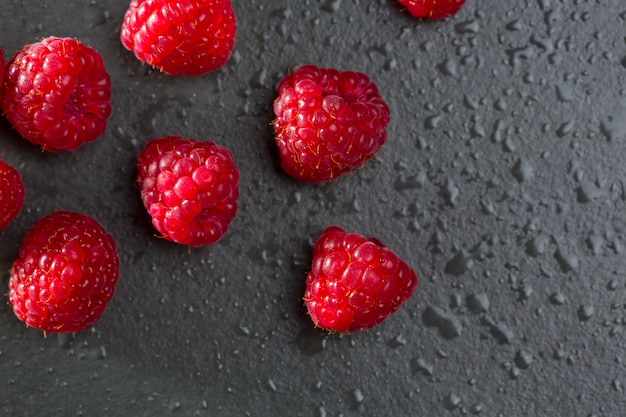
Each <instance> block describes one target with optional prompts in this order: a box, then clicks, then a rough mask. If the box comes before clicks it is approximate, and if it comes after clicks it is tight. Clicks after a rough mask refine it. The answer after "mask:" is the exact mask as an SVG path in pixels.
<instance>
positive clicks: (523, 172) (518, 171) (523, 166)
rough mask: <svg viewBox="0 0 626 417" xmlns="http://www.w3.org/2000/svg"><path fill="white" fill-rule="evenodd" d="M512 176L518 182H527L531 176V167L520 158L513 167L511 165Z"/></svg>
mask: <svg viewBox="0 0 626 417" xmlns="http://www.w3.org/2000/svg"><path fill="white" fill-rule="evenodd" d="M511 172H512V174H513V176H514V177H515V179H516V180H518V181H519V182H524V181H528V180H529V179H531V178H532V176H533V167H532V166H531V165H530V163H529V162H528V160H526V159H525V158H520V159H518V160H517V162H516V163H515V165H513V169H512V170H511Z"/></svg>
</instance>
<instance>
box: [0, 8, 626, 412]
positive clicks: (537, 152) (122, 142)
mask: <svg viewBox="0 0 626 417" xmlns="http://www.w3.org/2000/svg"><path fill="white" fill-rule="evenodd" d="M128 3H129V2H128V1H127V0H92V1H87V0H83V1H79V0H67V1H63V2H61V1H54V0H42V1H29V0H23V1H17V0H11V1H9V0H5V1H3V2H2V3H0V47H2V48H4V49H5V50H6V51H7V56H8V57H10V56H12V55H13V54H14V52H15V51H17V50H18V49H20V48H21V47H22V46H23V45H24V44H27V43H32V42H33V41H35V40H37V39H40V38H43V37H46V36H50V35H55V36H71V37H76V38H78V39H80V40H81V41H83V42H85V43H87V44H89V45H91V46H93V47H94V48H96V49H98V50H99V51H100V52H101V53H102V55H103V56H104V59H105V62H106V65H107V69H108V71H109V73H110V74H111V76H112V79H113V94H114V97H113V106H114V111H113V114H112V116H111V119H110V122H109V126H108V129H107V132H106V134H105V135H104V136H103V137H102V138H100V139H99V140H98V141H96V142H94V143H91V144H88V145H86V146H84V147H82V148H80V149H79V150H77V151H75V152H72V153H57V154H54V153H42V152H41V151H40V149H39V148H37V147H35V146H32V145H30V144H29V143H27V142H26V141H24V140H22V139H20V138H19V137H18V135H17V134H16V133H15V132H13V131H12V130H11V127H10V126H9V125H8V123H7V122H6V121H5V120H2V121H1V122H0V155H1V156H2V158H4V159H5V160H6V161H7V162H9V163H11V164H13V165H14V166H16V167H17V168H18V169H20V171H21V172H22V175H23V177H24V180H25V183H26V187H27V202H26V206H25V208H24V210H23V212H22V213H21V215H20V216H19V217H18V219H17V220H16V221H15V222H14V223H13V224H12V225H11V226H10V227H9V228H8V229H7V230H5V231H4V232H2V233H1V234H0V271H1V272H0V280H1V281H2V285H3V286H4V288H6V292H8V280H9V272H8V271H9V269H10V267H11V264H12V262H13V260H14V259H15V257H16V256H17V253H18V250H19V245H20V242H21V240H22V238H23V236H24V235H25V233H26V232H27V231H28V230H29V228H30V227H31V226H32V225H33V224H34V223H35V222H36V221H37V220H38V219H39V218H40V217H41V216H43V215H45V214H48V213H50V212H52V211H54V210H57V209H67V210H75V211H80V212H83V213H85V214H88V215H91V216H93V217H95V218H96V219H97V220H98V221H99V222H100V223H102V224H103V225H104V226H105V227H106V228H107V229H108V230H109V231H110V232H111V233H112V234H113V235H114V236H115V237H116V239H117V241H118V244H119V248H120V256H121V261H122V265H123V266H122V280H121V281H120V284H119V286H118V289H117V293H116V296H115V298H114V299H113V301H112V303H111V304H110V307H109V309H108V310H107V312H106V313H105V314H104V316H103V317H102V319H101V321H100V322H99V323H98V324H97V325H96V326H95V327H94V328H93V329H91V330H89V331H85V332H82V333H79V334H76V335H54V334H50V335H47V337H44V336H43V334H42V333H41V332H40V331H37V330H35V329H29V328H26V327H25V326H24V325H23V324H22V323H21V322H19V321H18V320H17V319H16V318H15V317H14V315H13V314H12V311H11V308H10V306H9V305H8V298H5V301H6V302H3V303H0V415H2V416H71V415H90V416H120V415H132V416H161V415H170V414H171V415H181V416H192V415H201V416H245V415H249V416H316V417H326V416H345V417H348V416H459V415H461V416H462V415H477V416H493V417H496V416H507V417H508V416H513V417H515V416H520V417H521V416H581V417H591V416H595V417H600V416H604V417H618V416H622V415H624V410H625V409H626V408H625V407H626V400H625V392H624V391H625V389H626V388H625V384H626V364H625V362H624V361H625V360H626V357H625V353H624V347H625V343H624V339H625V336H624V327H625V325H626V224H625V221H626V214H625V213H624V210H625V208H626V169H625V166H624V157H625V156H626V82H625V78H626V30H625V27H626V3H624V2H623V0H514V1H499V0H482V1H478V0H467V3H466V5H465V7H464V8H463V9H462V10H461V12H460V13H459V14H458V15H456V16H454V17H453V18H450V19H447V20H445V21H437V22H421V21H418V20H416V19H413V18H411V17H410V16H409V15H408V14H407V13H405V12H403V11H402V10H401V8H400V7H399V6H398V5H397V4H395V3H394V1H391V0H368V1H365V0H324V1H312V0H303V1H297V2H296V1H288V0H273V1H271V2H270V1H260V0H249V1H234V8H235V11H236V13H237V17H238V25H239V30H238V35H237V44H236V47H235V53H234V55H233V58H232V60H231V61H230V62H229V64H228V65H227V66H226V67H224V68H223V69H221V70H219V71H216V72H214V73H211V74H209V75H206V76H203V77H200V78H193V77H176V78H174V77H170V76H166V75H163V74H160V73H158V72H155V71H153V70H151V69H150V68H148V67H147V66H145V65H142V64H141V63H140V62H139V61H137V60H136V59H135V58H134V56H133V55H132V54H131V53H130V52H128V51H126V50H124V48H123V47H122V45H121V43H120V42H119V29H120V25H121V21H122V18H123V15H124V12H125V9H126V7H127V6H128ZM306 63H313V64H317V65H320V66H328V67H330V66H332V67H336V68H338V69H341V70H358V71H363V72H366V73H368V74H369V75H370V76H371V77H372V79H374V81H375V82H376V83H377V84H378V86H379V88H380V90H381V92H382V95H383V96H384V97H385V98H386V99H387V100H388V102H389V104H390V107H391V111H392V120H391V124H390V126H389V141H388V142H387V144H386V145H385V146H384V147H383V148H382V150H381V151H380V153H379V154H378V156H377V157H376V159H375V161H373V162H370V163H368V164H367V166H366V167H365V168H363V169H361V170H358V171H356V172H354V174H353V175H351V176H347V177H344V178H341V179H340V180H339V181H336V182H333V183H330V184H326V185H310V184H303V183H298V182H296V181H294V180H292V179H290V178H288V177H287V176H285V175H284V174H283V173H282V171H281V170H280V167H279V165H278V159H277V151H276V149H275V147H274V144H273V137H272V133H273V132H272V129H271V126H270V122H271V120H272V117H273V114H272V102H273V100H274V97H275V87H276V84H277V83H278V81H279V80H280V78H282V77H283V76H284V75H285V74H287V73H288V71H289V69H290V68H293V67H295V66H298V65H301V64H306ZM167 134H181V135H184V136H188V137H196V138H198V139H209V138H211V139H213V140H215V141H216V142H218V143H220V144H223V145H225V146H228V147H229V148H230V149H231V150H232V152H233V154H234V156H235V158H236V161H237V163H238V165H239V167H240V170H241V198H240V211H239V214H238V216H237V218H236V219H235V221H234V222H233V224H232V226H231V230H230V232H229V234H228V235H227V237H226V238H225V239H224V240H222V241H221V242H220V243H218V244H217V245H215V246H212V247H206V248H200V249H191V250H189V249H188V248H186V247H182V246H179V245H175V244H172V243H168V242H165V241H163V240H161V239H157V238H155V237H154V231H153V230H152V228H151V225H150V222H149V219H148V217H147V214H146V213H145V210H144V209H143V206H142V205H141V201H140V199H139V193H138V190H137V188H136V186H135V185H134V178H135V175H136V169H135V165H134V164H135V160H136V156H137V154H138V153H139V152H140V150H141V149H142V147H143V145H144V144H145V143H146V142H147V141H148V140H150V139H151V138H152V137H155V136H163V135H167ZM330 224H338V225H340V226H343V227H344V228H346V229H349V230H351V231H355V232H359V233H362V234H365V235H374V236H377V237H378V238H379V239H381V240H382V241H383V242H385V243H386V244H387V245H388V246H390V247H391V248H393V249H394V250H395V251H396V252H397V253H398V254H399V255H400V256H401V257H403V258H404V259H406V260H407V261H408V262H409V263H410V264H411V265H412V266H413V267H414V268H415V269H416V270H417V271H418V274H419V275H420V277H421V284H420V289H419V291H418V293H417V294H416V296H415V297H414V298H412V299H411V300H410V301H409V302H408V303H407V304H406V306H405V307H404V308H403V309H402V310H400V311H399V312H398V313H397V314H396V315H394V316H393V317H392V318H390V319H389V320H388V321H387V322H385V323H384V324H383V325H381V326H379V327H378V328H376V329H373V330H370V331H367V332H364V333H358V334H350V335H345V336H339V335H333V334H327V333H325V332H323V331H320V330H317V329H315V328H313V326H312V323H311V322H310V320H309V319H308V317H307V316H306V312H305V310H304V308H303V305H302V301H301V297H302V293H303V291H304V278H305V275H306V272H307V270H308V267H309V263H310V261H311V259H310V251H311V247H312V245H313V243H314V241H315V239H316V238H317V236H318V235H319V234H320V233H321V231H322V230H323V229H324V228H325V227H326V226H328V225H330ZM4 292H5V291H3V293H4Z"/></svg>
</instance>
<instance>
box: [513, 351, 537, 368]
mask: <svg viewBox="0 0 626 417" xmlns="http://www.w3.org/2000/svg"><path fill="white" fill-rule="evenodd" d="M514 362H515V365H516V366H517V367H518V368H519V369H528V367H530V364H531V363H532V362H533V355H532V354H531V353H530V352H528V351H525V350H519V351H518V352H517V354H516V355H515V359H514Z"/></svg>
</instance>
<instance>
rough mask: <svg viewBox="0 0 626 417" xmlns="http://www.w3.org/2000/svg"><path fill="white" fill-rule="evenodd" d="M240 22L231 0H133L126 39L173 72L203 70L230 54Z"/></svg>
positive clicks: (143, 55) (125, 26) (139, 54)
mask: <svg viewBox="0 0 626 417" xmlns="http://www.w3.org/2000/svg"><path fill="white" fill-rule="evenodd" d="M236 32H237V23H236V18H235V12H234V10H233V7H232V4H231V2H230V0H182V1H180V0H178V1H174V0H132V1H131V3H130V6H129V8H128V10H127V11H126V15H125V16H124V22H123V24H122V31H121V35H120V38H121V41H122V44H123V45H124V46H125V47H126V48H127V49H128V50H130V51H133V52H134V53H135V56H136V57H137V58H138V59H139V60H140V61H142V62H146V63H148V64H150V65H152V66H154V67H157V68H159V69H160V70H161V71H163V72H164V73H166V74H170V75H179V74H187V75H203V74H206V73H208V72H210V71H213V70H215V69H217V68H220V67H222V66H223V65H225V64H226V62H227V61H228V60H229V59H230V56H231V54H232V52H233V48H234V44H235V34H236Z"/></svg>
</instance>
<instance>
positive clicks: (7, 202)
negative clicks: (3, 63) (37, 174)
mask: <svg viewBox="0 0 626 417" xmlns="http://www.w3.org/2000/svg"><path fill="white" fill-rule="evenodd" d="M0 58H1V57H0ZM25 193H26V192H25V189H24V183H23V182H22V176H21V175H20V173H19V171H18V170H17V169H15V168H14V167H12V166H11V165H9V164H7V163H6V162H4V161H2V159H0V231H2V230H4V229H6V228H7V227H8V226H9V224H11V222H12V221H13V220H14V219H15V218H16V217H17V215H18V214H20V211H22V207H23V206H24V195H25Z"/></svg>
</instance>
